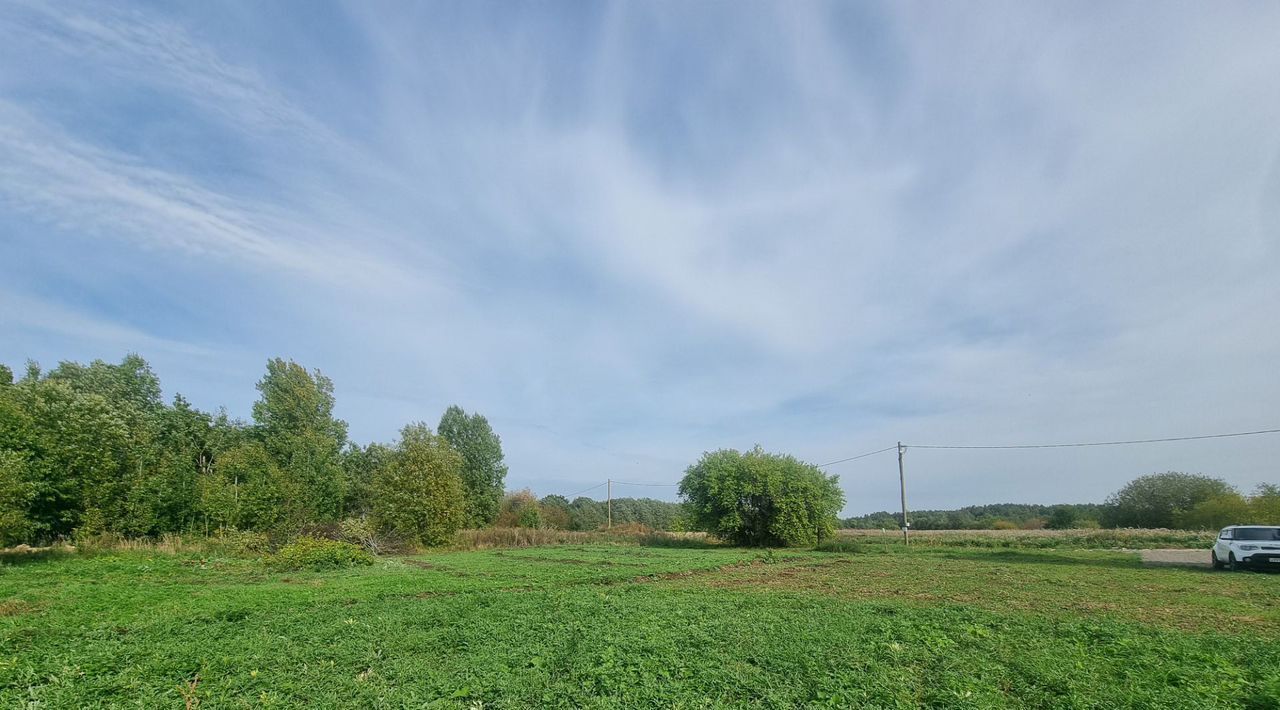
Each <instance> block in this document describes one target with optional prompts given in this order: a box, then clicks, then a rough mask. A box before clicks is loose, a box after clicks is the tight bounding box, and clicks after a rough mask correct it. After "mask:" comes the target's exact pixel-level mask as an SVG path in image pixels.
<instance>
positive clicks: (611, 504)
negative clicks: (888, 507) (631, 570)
mask: <svg viewBox="0 0 1280 710" xmlns="http://www.w3.org/2000/svg"><path fill="white" fill-rule="evenodd" d="M608 491H609V502H608V503H606V504H605V507H606V509H607V510H608V511H609V526H608V528H607V529H609V530H612V529H613V479H612V478H610V479H609V488H608ZM904 500H905V499H904Z"/></svg>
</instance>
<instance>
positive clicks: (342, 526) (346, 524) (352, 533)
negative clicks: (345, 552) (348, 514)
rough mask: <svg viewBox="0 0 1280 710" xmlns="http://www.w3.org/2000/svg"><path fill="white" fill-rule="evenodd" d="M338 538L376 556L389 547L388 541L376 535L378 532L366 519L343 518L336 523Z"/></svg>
mask: <svg viewBox="0 0 1280 710" xmlns="http://www.w3.org/2000/svg"><path fill="white" fill-rule="evenodd" d="M338 538H339V539H340V540H342V541H344V542H349V543H351V544H352V545H358V546H359V547H361V548H363V549H365V550H368V551H369V552H372V553H373V554H375V555H376V554H378V553H380V552H382V551H384V550H386V549H387V548H388V547H389V546H390V545H389V543H388V541H387V540H386V539H385V538H383V537H382V536H381V535H379V534H378V530H377V528H376V527H374V525H373V523H371V522H369V519H368V518H363V517H361V518H344V519H343V520H342V521H341V522H340V523H338Z"/></svg>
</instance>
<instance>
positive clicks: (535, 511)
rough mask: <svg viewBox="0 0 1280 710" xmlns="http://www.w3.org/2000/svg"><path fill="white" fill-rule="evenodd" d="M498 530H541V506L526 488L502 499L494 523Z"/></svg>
mask: <svg viewBox="0 0 1280 710" xmlns="http://www.w3.org/2000/svg"><path fill="white" fill-rule="evenodd" d="M495 525H496V526H497V527H500V528H541V527H542V506H541V505H540V504H539V503H538V498H537V496H535V495H534V494H533V491H531V490H529V489H528V488H526V489H524V490H522V491H516V492H515V493H508V494H507V495H506V496H504V497H503V498H502V505H501V506H500V508H499V510H498V520H497V522H496V523H495Z"/></svg>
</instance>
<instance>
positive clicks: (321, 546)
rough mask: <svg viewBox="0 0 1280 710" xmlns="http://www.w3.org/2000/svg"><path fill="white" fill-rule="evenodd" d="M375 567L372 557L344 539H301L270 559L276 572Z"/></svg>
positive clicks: (269, 561) (286, 546) (268, 559)
mask: <svg viewBox="0 0 1280 710" xmlns="http://www.w3.org/2000/svg"><path fill="white" fill-rule="evenodd" d="M371 564H373V555H371V554H369V553H368V552H365V551H364V550H362V549H360V548H359V547H357V546H356V545H352V544H351V543H349V542H343V541H341V540H325V539H322V538H315V537H300V538H298V539H297V540H294V541H293V542H291V543H289V544H288V545H285V546H284V547H282V548H280V550H279V551H278V552H276V553H275V554H274V555H272V556H271V557H269V558H267V565H268V566H269V567H271V568H273V569H277V570H300V569H309V570H326V569H342V568H345V567H356V566H360V565H371Z"/></svg>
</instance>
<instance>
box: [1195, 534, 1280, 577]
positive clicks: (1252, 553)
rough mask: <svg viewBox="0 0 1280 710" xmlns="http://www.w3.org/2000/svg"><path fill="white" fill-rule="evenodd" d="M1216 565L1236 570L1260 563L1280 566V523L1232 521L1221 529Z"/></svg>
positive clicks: (1216, 547)
mask: <svg viewBox="0 0 1280 710" xmlns="http://www.w3.org/2000/svg"><path fill="white" fill-rule="evenodd" d="M1209 554H1210V555H1211V556H1212V557H1213V567H1214V569H1222V568H1223V567H1230V568H1231V569H1232V570H1233V571H1234V570H1238V569H1241V568H1242V567H1245V566H1252V565H1257V566H1259V567H1261V566H1264V565H1265V566H1268V567H1276V568H1280V527H1277V526H1274V525H1230V526H1228V527H1225V528H1223V529H1222V532H1220V533H1218V541H1217V542H1215V543H1214V544H1213V551H1212V552H1210V553H1209Z"/></svg>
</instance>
